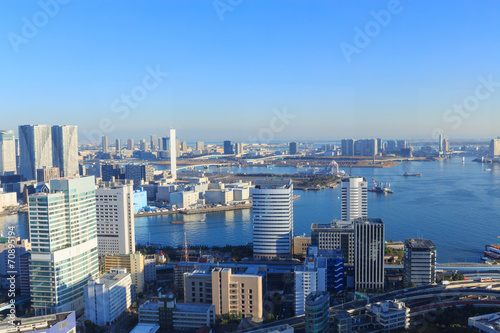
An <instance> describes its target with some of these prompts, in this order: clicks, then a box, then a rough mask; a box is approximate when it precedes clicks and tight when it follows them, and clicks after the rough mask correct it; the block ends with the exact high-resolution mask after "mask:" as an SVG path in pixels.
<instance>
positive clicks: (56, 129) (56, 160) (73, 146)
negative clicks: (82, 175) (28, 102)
mask: <svg viewBox="0 0 500 333" xmlns="http://www.w3.org/2000/svg"><path fill="white" fill-rule="evenodd" d="M52 154H53V158H52V160H53V166H55V167H58V168H59V170H60V171H61V175H62V176H63V177H75V176H78V175H79V171H78V128H77V126H67V125H65V126H52Z"/></svg>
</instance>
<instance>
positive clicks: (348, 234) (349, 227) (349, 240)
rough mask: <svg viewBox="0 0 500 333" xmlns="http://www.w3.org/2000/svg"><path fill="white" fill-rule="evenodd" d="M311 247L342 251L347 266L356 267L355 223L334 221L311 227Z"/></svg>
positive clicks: (315, 224) (314, 224)
mask: <svg viewBox="0 0 500 333" xmlns="http://www.w3.org/2000/svg"><path fill="white" fill-rule="evenodd" d="M311 246H314V247H317V248H318V249H319V250H337V249H340V250H342V255H343V257H344V263H345V265H346V266H354V223H353V222H352V221H337V220H335V221H333V222H332V223H313V224H312V225H311Z"/></svg>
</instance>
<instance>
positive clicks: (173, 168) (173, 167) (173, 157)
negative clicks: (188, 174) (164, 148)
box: [170, 128, 177, 180]
mask: <svg viewBox="0 0 500 333" xmlns="http://www.w3.org/2000/svg"><path fill="white" fill-rule="evenodd" d="M176 142H177V140H176V139H175V129H173V128H171V129H170V143H171V144H170V173H171V175H172V179H173V180H176V179H177V146H176V144H175V143H176Z"/></svg>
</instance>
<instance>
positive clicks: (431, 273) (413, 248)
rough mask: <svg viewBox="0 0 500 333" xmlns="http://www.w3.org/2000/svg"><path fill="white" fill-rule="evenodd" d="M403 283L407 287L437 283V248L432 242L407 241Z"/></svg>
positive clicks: (413, 239)
mask: <svg viewBox="0 0 500 333" xmlns="http://www.w3.org/2000/svg"><path fill="white" fill-rule="evenodd" d="M403 282H404V284H405V285H406V286H409V285H410V283H412V282H413V283H415V285H417V286H423V285H428V284H433V283H436V246H435V245H434V244H433V243H432V242H431V241H430V240H427V239H416V238H411V239H407V240H405V254H404V277H403Z"/></svg>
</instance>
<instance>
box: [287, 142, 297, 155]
mask: <svg viewBox="0 0 500 333" xmlns="http://www.w3.org/2000/svg"><path fill="white" fill-rule="evenodd" d="M288 152H289V154H290V155H295V154H297V153H298V152H299V144H298V143H297V142H290V143H289V144H288Z"/></svg>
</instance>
